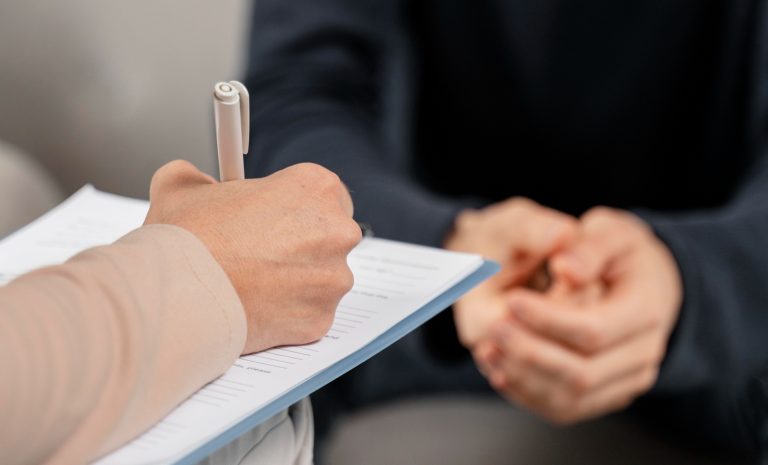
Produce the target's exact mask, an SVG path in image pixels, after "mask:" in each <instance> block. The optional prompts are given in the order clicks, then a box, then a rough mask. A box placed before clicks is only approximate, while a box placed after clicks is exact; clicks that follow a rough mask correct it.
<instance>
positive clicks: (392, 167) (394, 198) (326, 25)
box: [246, 0, 469, 246]
mask: <svg viewBox="0 0 768 465" xmlns="http://www.w3.org/2000/svg"><path fill="white" fill-rule="evenodd" d="M398 5H399V2H377V3H376V4H375V5H374V4H370V3H364V4H360V5H359V6H358V5H357V4H355V5H353V4H351V3H349V2H345V1H333V0H332V1H329V2H323V3H322V4H319V3H317V2H312V1H310V0H299V1H292V2H282V1H279V0H267V1H264V2H259V3H258V4H257V8H256V11H255V19H254V24H253V31H252V38H251V60H250V66H249V70H248V77H247V85H248V88H249V91H250V92H251V101H252V102H253V105H252V106H253V111H252V115H251V116H252V123H253V124H252V127H253V131H252V139H251V149H250V153H249V155H248V156H247V157H246V173H247V175H248V176H250V177H255V176H263V175H266V174H269V173H271V172H273V171H275V170H278V169H281V168H284V167H286V166H289V165H291V164H295V163H300V162H307V161H311V162H315V163H319V164H321V165H323V166H325V167H326V168H329V169H330V170H332V171H334V172H336V173H337V174H338V175H339V176H340V177H341V179H342V180H343V181H344V182H345V183H346V184H347V186H348V187H349V189H350V191H351V194H352V197H353V199H354V201H355V216H356V217H357V219H358V220H359V221H363V222H367V223H371V224H372V226H373V227H374V230H375V231H376V234H377V235H378V236H382V237H387V238H392V239H399V240H405V241H410V242H416V243H421V244H428V245H433V246H440V245H442V243H443V240H444V238H445V235H446V234H447V232H448V230H449V229H450V227H451V225H452V223H453V218H454V217H455V215H456V214H457V212H458V211H459V210H460V209H461V208H463V207H465V206H466V205H467V204H468V203H469V202H468V201H465V200H463V199H449V198H445V197H441V196H438V195H435V194H434V193H432V192H429V191H428V190H426V189H424V188H422V187H420V186H419V185H418V184H417V183H416V182H413V181H412V180H411V179H409V178H408V176H407V175H405V174H404V173H402V172H400V171H399V170H398V167H397V166H396V165H397V163H396V161H395V159H396V158H397V156H396V155H395V154H394V153H393V152H392V151H391V148H390V147H388V146H387V144H386V143H385V141H384V139H385V138H384V136H383V134H382V133H383V130H382V126H383V123H382V121H383V120H384V119H385V115H384V111H385V110H383V109H386V108H388V105H387V102H386V101H385V100H386V97H384V95H385V94H386V91H385V90H384V88H385V86H386V84H385V82H386V81H387V76H388V75H389V73H390V72H391V70H390V63H391V53H392V51H391V49H392V44H393V42H397V41H398V39H397V38H395V37H394V36H395V35H397V34H400V30H399V28H398V26H399V25H398V23H397V21H398V20H399V17H400V16H399V11H398V8H399V6H398Z"/></svg>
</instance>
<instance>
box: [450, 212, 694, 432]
mask: <svg viewBox="0 0 768 465" xmlns="http://www.w3.org/2000/svg"><path fill="white" fill-rule="evenodd" d="M446 248H448V249H452V250H460V251H467V252H473V253H480V254H482V255H484V256H486V257H488V258H491V259H494V260H497V261H499V263H501V265H502V270H501V272H500V273H499V274H498V275H497V276H495V277H494V278H493V279H491V280H489V281H488V282H486V283H484V284H483V285H482V286H480V287H478V288H477V289H475V290H474V291H473V292H471V293H470V294H468V295H466V296H465V297H464V298H463V299H462V300H460V301H459V302H457V303H456V305H455V306H454V317H455V321H456V327H457V331H458V334H459V338H460V340H461V342H462V344H464V345H465V346H466V347H467V348H469V349H470V350H471V351H472V354H473V356H474V358H475V361H476V363H477V365H478V368H479V369H480V371H481V372H482V373H483V374H484V375H485V376H486V378H487V379H488V380H489V382H490V384H491V385H492V386H493V387H494V389H496V390H497V391H498V392H499V393H500V394H501V395H502V396H503V397H505V398H506V399H508V400H509V401H510V402H513V403H516V404H518V405H520V406H523V407H525V408H527V409H529V410H531V411H533V412H535V413H537V414H539V415H541V416H543V417H545V418H547V419H549V420H550V421H553V422H555V423H558V424H568V423H573V422H577V421H582V420H586V419H589V418H593V417H596V416H600V415H603V414H606V413H610V412H613V411H617V410H620V409H622V408H624V407H625V406H627V405H628V404H630V403H631V402H632V401H633V400H635V399H636V398H637V397H638V396H639V395H641V394H643V393H645V392H646V391H648V390H649V389H650V388H651V387H652V386H653V385H654V383H655V381H656V379H657V376H658V372H659V366H660V364H661V361H662V359H663V357H664V354H665V352H666V347H667V342H668V339H669V335H670V333H671V331H672V328H673V327H674V324H675V322H676V320H677V316H678V313H679V308H680V305H681V301H682V284H681V278H680V275H679V271H678V269H677V265H676V262H675V260H674V258H673V257H672V255H671V253H670V252H669V250H668V249H667V247H666V246H665V245H664V244H663V243H662V242H661V241H660V240H659V239H658V238H657V237H656V236H655V235H654V234H653V232H652V231H651V230H650V228H649V227H648V226H647V225H646V224H645V223H643V222H642V221H641V220H640V219H639V218H637V217H635V216H634V215H632V214H630V213H628V212H625V211H620V210H613V209H608V208H595V209H593V210H590V211H589V212H587V213H586V214H585V215H583V216H582V217H581V218H579V219H576V218H572V217H570V216H567V215H565V214H563V213H560V212H557V211H555V210H551V209H548V208H545V207H543V206H540V205H538V204H536V203H534V202H532V201H530V200H525V199H517V198H516V199H511V200H508V201H505V202H502V203H499V204H496V205H493V206H490V207H487V208H485V209H483V210H480V211H467V212H464V213H462V214H460V215H459V217H458V218H457V221H456V224H455V229H454V231H453V233H452V234H451V236H450V237H449V238H448V239H447V241H446ZM542 269H546V270H548V274H549V280H550V283H549V284H548V286H547V288H546V289H533V288H532V287H536V286H531V283H532V282H535V281H536V280H535V279H533V278H535V277H536V275H537V273H540V272H541V270H542Z"/></svg>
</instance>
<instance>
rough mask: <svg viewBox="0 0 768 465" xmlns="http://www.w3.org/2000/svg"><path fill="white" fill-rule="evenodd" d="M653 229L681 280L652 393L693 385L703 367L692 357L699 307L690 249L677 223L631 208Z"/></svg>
mask: <svg viewBox="0 0 768 465" xmlns="http://www.w3.org/2000/svg"><path fill="white" fill-rule="evenodd" d="M634 213H635V214H637V215H638V216H640V217H641V218H642V219H643V220H644V221H645V222H646V223H648V224H649V225H650V226H651V228H652V229H653V231H654V233H655V234H656V236H657V237H658V238H659V239H660V240H661V241H662V242H664V244H665V245H666V246H667V248H668V249H669V251H670V252H671V253H672V256H673V257H674V258H675V262H676V263H677V267H678V270H679V272H680V277H681V280H682V284H683V301H682V304H681V306H680V312H679V314H678V319H677V324H676V325H675V328H674V329H673V331H672V334H671V335H670V338H669V342H668V345H667V351H666V354H665V356H664V360H663V361H662V364H661V369H660V371H659V377H658V380H657V381H656V385H655V386H654V388H653V390H652V391H651V392H652V393H663V392H665V391H668V390H670V388H671V387H674V389H675V390H676V391H677V390H685V389H688V388H693V387H695V386H696V385H697V383H698V382H699V380H700V379H701V377H703V376H705V375H704V372H705V371H706V367H704V366H697V365H700V364H699V363H698V362H697V360H700V358H699V357H696V354H695V353H694V352H695V347H696V344H697V341H696V337H697V336H696V331H695V328H696V326H697V324H698V321H697V320H698V319H699V315H698V313H697V312H696V309H698V308H700V303H699V300H700V296H701V295H702V292H701V288H702V283H701V270H700V269H699V266H698V264H697V262H696V260H695V258H694V256H693V254H692V253H691V252H690V250H689V247H688V245H687V244H686V239H685V237H684V235H683V234H681V232H680V228H679V226H680V225H679V224H676V223H675V222H674V221H673V220H668V219H665V218H662V217H659V216H656V215H654V214H653V213H652V212H649V211H635V212H634Z"/></svg>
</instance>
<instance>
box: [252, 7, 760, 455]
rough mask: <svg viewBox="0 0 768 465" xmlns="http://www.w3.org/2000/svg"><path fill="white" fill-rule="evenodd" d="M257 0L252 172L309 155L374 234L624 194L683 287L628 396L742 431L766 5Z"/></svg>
mask: <svg viewBox="0 0 768 465" xmlns="http://www.w3.org/2000/svg"><path fill="white" fill-rule="evenodd" d="M255 5H256V6H255V8H256V11H255V17H254V24H253V31H252V41H251V57H250V64H249V69H248V76H247V85H248V87H249V89H250V91H251V93H252V102H253V104H252V105H253V127H252V134H253V138H252V141H251V147H252V148H251V154H250V155H248V157H247V158H246V165H247V167H246V170H247V173H248V175H249V176H261V175H264V174H266V173H269V172H272V171H274V170H277V169H280V168H282V167H285V166H287V165H290V164H293V163H297V162H302V161H313V162H317V163H320V164H322V165H324V166H326V167H328V168H330V169H332V170H334V171H336V172H337V173H339V174H340V176H341V177H342V179H343V180H344V181H345V182H346V183H347V185H348V186H349V188H350V190H351V191H352V195H353V198H354V201H355V212H356V216H357V217H358V219H359V220H361V221H365V222H368V223H370V224H372V225H373V228H374V230H375V231H376V233H377V235H379V236H384V237H388V238H393V239H399V240H405V241H412V242H417V243H422V244H428V245H435V246H439V245H440V244H441V243H442V241H443V238H444V237H445V235H446V233H447V231H448V230H449V228H450V227H451V224H452V221H453V219H454V217H455V215H456V213H457V212H458V211H459V210H460V209H462V208H465V207H466V206H468V205H472V206H481V205H486V204H489V203H492V202H495V201H499V200H501V199H505V198H507V197H510V196H526V197H529V198H532V199H534V200H536V201H538V202H539V203H542V204H544V205H546V206H549V207H552V208H556V209H559V210H562V211H565V212H568V213H571V214H575V215H578V214H580V213H582V212H584V211H585V210H586V209H588V208H590V207H593V206H597V205H608V206H613V207H619V208H628V209H633V210H635V211H637V212H638V213H640V214H641V215H642V216H643V217H644V218H645V219H646V220H647V221H648V222H649V223H650V224H651V225H652V226H653V227H654V229H655V231H656V232H657V234H658V235H659V237H660V238H661V239H662V240H664V241H665V243H666V244H667V245H668V246H669V248H670V249H671V250H672V252H673V254H674V256H675V258H676V259H677V263H678V265H679V268H680V270H681V273H682V276H683V281H684V292H685V298H684V305H683V308H682V311H681V314H680V315H681V316H680V320H679V323H678V325H677V328H676V329H675V331H674V334H673V336H672V339H671V341H670V347H669V350H668V354H667V356H666V359H665V361H664V363H663V366H662V371H661V374H660V377H659V381H658V383H657V385H656V386H655V387H654V389H653V390H652V392H651V393H649V394H648V395H647V396H646V398H645V399H643V401H642V402H641V403H640V404H639V407H638V409H640V410H644V411H645V412H646V413H649V414H651V415H655V416H657V417H658V418H664V421H665V422H667V421H668V422H669V424H672V425H676V426H677V427H679V428H680V429H683V430H686V431H687V432H690V433H692V434H694V435H698V437H705V438H709V439H712V440H715V441H717V442H719V443H723V444H727V445H731V446H736V447H738V448H740V449H743V450H755V449H756V447H757V443H756V441H757V440H758V436H759V435H758V431H759V423H760V422H762V421H763V418H762V414H760V412H763V409H762V408H760V407H759V406H758V405H756V403H758V404H760V405H763V404H762V403H761V402H763V401H762V400H761V399H759V398H757V399H756V397H755V395H752V394H750V393H754V392H764V391H763V390H759V389H755V384H754V383H755V382H756V377H757V376H758V375H759V373H761V372H762V371H761V370H763V369H764V367H765V364H766V362H768V151H767V149H768V118H767V117H768V113H767V111H768V7H767V6H766V5H768V2H766V1H763V0H731V1H728V2H701V1H698V0H672V1H670V0H648V1H644V2H616V1H613V0H592V1H588V2H569V1H564V0H537V1H522V0H520V1H507V0H440V1H437V0H431V1H430V0H423V1H410V2H397V1H394V0H390V1H384V0H380V1H375V0H323V1H320V0H260V1H258V2H256V3H255ZM446 315H449V313H446ZM441 331H443V330H441ZM441 334H442V336H438V337H437V338H436V339H435V338H434V337H431V338H430V341H431V342H430V343H431V344H433V345H435V346H437V347H438V349H439V351H448V350H449V348H450V347H451V346H455V345H456V344H457V342H456V340H455V335H453V334H452V333H451V332H450V331H443V333H441ZM435 341H436V342H435ZM758 397H759V396H758Z"/></svg>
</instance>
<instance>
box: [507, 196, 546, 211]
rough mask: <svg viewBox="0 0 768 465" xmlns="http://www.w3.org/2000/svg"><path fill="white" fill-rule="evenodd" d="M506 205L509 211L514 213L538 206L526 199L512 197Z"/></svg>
mask: <svg viewBox="0 0 768 465" xmlns="http://www.w3.org/2000/svg"><path fill="white" fill-rule="evenodd" d="M506 203H507V206H508V207H509V209H510V211H511V212H515V213H518V212H521V211H525V210H532V209H535V208H538V206H539V204H537V203H536V202H534V201H533V200H531V199H529V198H526V197H512V198H511V199H509V200H507V202H506Z"/></svg>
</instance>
